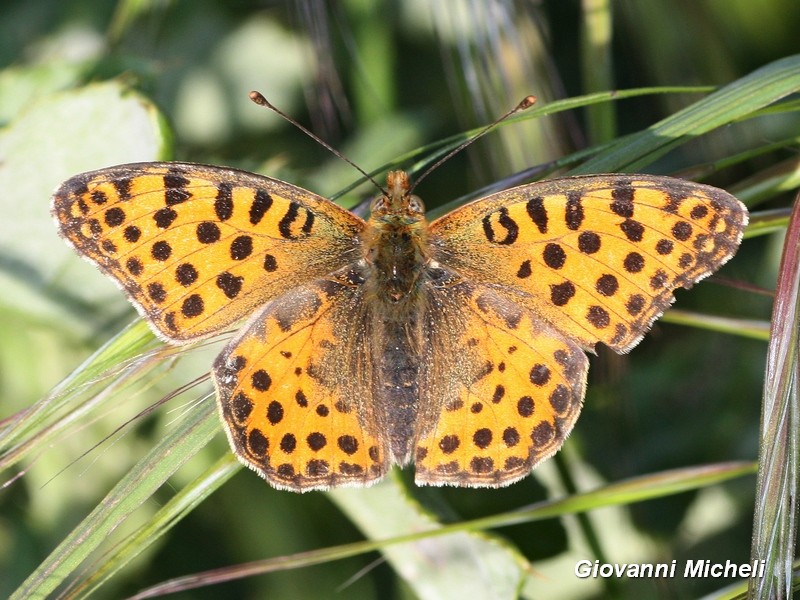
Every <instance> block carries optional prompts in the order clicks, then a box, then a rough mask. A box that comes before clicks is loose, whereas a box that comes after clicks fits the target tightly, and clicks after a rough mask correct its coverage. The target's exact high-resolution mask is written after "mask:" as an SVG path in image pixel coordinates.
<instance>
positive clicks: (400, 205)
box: [371, 171, 425, 226]
mask: <svg viewBox="0 0 800 600" xmlns="http://www.w3.org/2000/svg"><path fill="white" fill-rule="evenodd" d="M408 190H409V183H408V174H407V173H406V172H405V171H390V172H389V174H388V175H387V176H386V193H385V194H381V195H380V196H378V197H377V198H375V200H373V201H372V206H371V212H372V220H373V222H374V223H376V224H383V225H390V226H413V225H415V224H418V223H424V221H425V205H424V204H423V203H422V200H420V198H419V197H418V196H415V195H414V194H409V193H408Z"/></svg>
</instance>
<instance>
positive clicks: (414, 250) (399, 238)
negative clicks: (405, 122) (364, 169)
mask: <svg viewBox="0 0 800 600" xmlns="http://www.w3.org/2000/svg"><path fill="white" fill-rule="evenodd" d="M387 188H388V190H387V193H386V194H385V195H381V196H379V197H377V198H376V199H375V200H374V201H373V202H372V207H371V208H372V215H371V217H370V219H369V224H368V229H367V231H366V235H365V236H364V246H363V250H364V259H365V260H366V263H367V265H368V275H367V281H368V285H369V286H370V292H371V295H373V296H374V297H375V298H376V299H377V300H378V301H379V302H385V303H387V304H389V305H392V307H393V311H392V312H394V313H396V314H398V316H404V315H405V314H407V313H408V312H409V311H413V307H414V306H415V304H416V302H417V300H418V299H419V293H418V291H419V286H420V284H421V281H422V274H423V272H424V270H425V264H426V262H427V260H428V257H427V251H426V248H427V229H428V222H427V221H426V220H425V208H424V206H423V204H422V201H421V200H420V199H419V198H418V197H417V196H414V195H411V194H409V193H408V189H409V185H408V175H406V173H404V172H403V171H392V172H390V173H389V175H388V176H387Z"/></svg>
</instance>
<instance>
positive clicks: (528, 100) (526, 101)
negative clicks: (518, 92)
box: [517, 94, 536, 110]
mask: <svg viewBox="0 0 800 600" xmlns="http://www.w3.org/2000/svg"><path fill="white" fill-rule="evenodd" d="M534 104H536V96H534V95H533V94H531V95H530V96H525V97H524V98H523V99H522V102H520V103H519V104H518V105H517V110H525V109H528V108H530V107H531V106H533V105H534Z"/></svg>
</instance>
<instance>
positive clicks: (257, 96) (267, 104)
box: [249, 92, 513, 196]
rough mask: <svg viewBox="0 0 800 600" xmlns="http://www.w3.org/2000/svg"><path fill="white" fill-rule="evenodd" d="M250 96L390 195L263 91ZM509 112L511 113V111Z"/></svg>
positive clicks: (368, 175)
mask: <svg viewBox="0 0 800 600" xmlns="http://www.w3.org/2000/svg"><path fill="white" fill-rule="evenodd" d="M249 96H250V100H252V101H253V102H255V103H256V104H258V105H259V106H263V107H265V108H268V109H270V110H271V111H272V112H274V113H275V114H277V115H278V116H280V117H283V118H284V119H285V120H286V121H288V122H289V123H291V124H292V125H294V126H295V127H297V128H298V129H299V130H300V131H302V132H303V133H305V134H306V135H307V136H308V137H310V138H311V139H312V140H314V141H315V142H317V143H318V144H319V145H320V146H322V147H323V148H325V149H327V150H329V151H330V152H331V153H333V155H334V156H337V157H338V158H341V159H342V160H343V161H344V162H346V163H347V164H348V165H350V166H351V167H353V168H354V169H355V170H356V171H358V172H359V173H361V174H362V175H363V176H364V177H366V178H367V179H369V180H370V181H371V182H372V184H373V185H374V186H375V187H376V188H378V189H379V190H380V192H381V193H382V194H383V195H385V196H388V195H389V194H388V192H387V191H386V190H385V189H384V188H383V186H381V185H380V184H379V183H378V182H377V181H375V179H374V178H373V177H372V176H371V175H370V174H369V173H367V172H366V171H365V170H364V169H362V168H361V167H359V166H358V165H357V164H356V163H354V162H353V161H352V160H350V159H349V158H347V157H346V156H345V155H344V154H342V153H341V152H339V151H338V150H337V149H336V148H334V147H333V146H331V145H330V144H329V143H328V142H326V141H325V140H323V139H322V138H320V137H319V136H318V135H316V134H314V133H312V132H311V131H310V130H309V129H307V128H306V127H303V126H302V125H301V124H300V123H298V122H297V121H295V120H294V119H293V118H292V117H290V116H289V115H287V114H286V113H285V112H283V111H282V110H281V109H279V108H278V107H277V106H275V105H273V104H272V103H271V102H270V101H269V100H267V99H266V98H265V97H264V95H263V94H262V93H261V92H250V94H249ZM512 112H513V111H512ZM509 114H510V113H509Z"/></svg>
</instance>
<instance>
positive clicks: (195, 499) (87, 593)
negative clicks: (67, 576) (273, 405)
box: [64, 453, 242, 598]
mask: <svg viewBox="0 0 800 600" xmlns="http://www.w3.org/2000/svg"><path fill="white" fill-rule="evenodd" d="M241 466H242V465H241V463H239V461H237V460H236V457H234V455H233V454H231V453H226V454H225V455H224V456H223V457H222V458H220V459H219V460H218V461H217V462H216V463H215V464H213V465H211V466H210V467H209V468H208V469H206V470H205V471H204V472H203V473H202V474H200V475H199V476H198V477H197V478H196V479H195V480H194V481H192V482H191V483H189V484H188V485H186V486H185V487H184V488H183V489H181V490H180V491H179V492H178V493H176V494H175V495H174V496H173V497H172V498H170V500H169V501H168V502H167V503H166V504H164V505H163V506H162V507H161V508H160V509H159V510H158V512H157V513H156V514H155V515H153V517H152V518H151V519H149V520H148V522H147V523H145V524H144V525H143V526H142V527H140V528H139V529H138V530H137V531H136V532H134V533H133V534H132V535H130V536H128V538H127V539H126V540H125V542H124V543H122V544H121V545H120V546H119V547H118V548H116V550H115V551H114V552H113V554H110V555H108V556H106V557H104V558H103V559H102V560H101V561H99V564H97V568H96V569H94V570H93V571H90V572H88V573H86V572H83V571H81V575H82V577H85V578H84V579H82V580H80V581H75V582H73V584H72V585H71V586H70V588H69V589H68V590H67V591H66V593H65V594H64V597H65V598H89V597H91V595H92V594H93V593H94V592H95V591H97V589H98V588H99V587H100V586H101V585H102V584H103V583H105V582H106V581H108V580H109V579H110V578H111V577H112V576H113V575H114V574H115V573H117V572H118V571H119V570H120V569H122V568H123V567H124V566H125V565H127V564H128V563H129V562H130V561H131V560H133V559H134V558H136V557H137V556H138V555H139V554H141V553H142V552H143V551H144V550H145V549H147V548H148V547H150V546H151V545H152V544H154V543H155V542H156V541H158V540H159V539H160V538H161V537H162V536H164V535H165V534H166V533H167V532H168V531H169V530H170V529H172V528H173V527H174V526H175V525H177V524H178V523H179V522H180V521H181V519H183V517H185V516H186V515H187V514H189V513H190V512H191V511H192V510H194V508H195V507H196V506H198V505H199V504H200V503H201V502H203V501H204V500H205V499H206V498H207V497H208V496H210V495H211V494H212V493H213V492H214V491H215V490H217V489H218V488H219V487H220V486H222V485H223V484H224V483H225V482H226V481H228V479H230V478H231V477H232V476H233V475H234V474H235V473H236V472H238V471H239V470H240V469H241Z"/></svg>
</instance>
